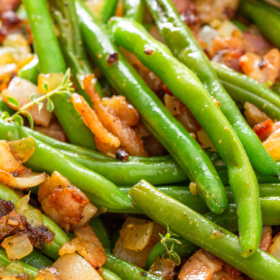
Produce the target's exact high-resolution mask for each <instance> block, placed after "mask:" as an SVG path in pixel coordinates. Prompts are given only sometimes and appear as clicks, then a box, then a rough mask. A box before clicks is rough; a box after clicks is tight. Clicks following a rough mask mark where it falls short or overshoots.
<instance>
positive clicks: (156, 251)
mask: <svg viewBox="0 0 280 280" xmlns="http://www.w3.org/2000/svg"><path fill="white" fill-rule="evenodd" d="M157 189H158V190H159V191H162V190H161V189H160V188H157ZM163 192H164V191H163ZM164 193H165V194H167V193H166V192H164ZM167 195H168V194H167ZM169 196H170V195H169ZM170 197H172V196H170ZM173 198H174V197H173ZM174 199H176V198H174ZM179 202H181V201H179ZM185 205H186V206H188V207H190V206H189V205H188V204H185ZM190 208H191V207H190ZM261 208H262V214H263V225H264V226H266V225H267V226H270V225H279V224H280V220H279V215H280V197H265V198H261ZM191 209H193V208H191ZM193 210H195V209H193ZM203 216H204V217H205V218H206V219H208V220H209V221H211V222H213V223H215V224H217V225H219V226H221V227H223V228H225V229H227V230H228V231H231V232H237V231H238V226H237V214H236V205H235V204H229V206H228V208H227V209H226V210H225V211H224V212H223V213H222V214H221V215H215V214H214V213H212V212H208V213H206V214H204V215H203ZM178 240H179V241H180V242H181V243H182V244H176V245H175V247H174V251H175V252H176V253H177V254H178V255H179V256H180V257H181V258H182V259H183V258H186V257H189V256H190V255H192V254H193V253H194V252H195V251H196V250H197V246H195V245H194V244H192V243H190V242H188V241H186V240H184V239H182V238H178ZM166 245H167V247H168V248H169V249H171V247H170V246H171V244H170V243H167V244H166ZM165 250H166V249H165V247H164V245H163V244H162V243H161V242H158V243H157V244H156V245H155V246H154V247H153V249H152V250H151V252H150V254H149V257H148V259H147V264H146V269H149V268H150V266H151V265H152V264H153V263H154V262H155V261H156V258H157V257H158V256H159V255H160V254H164V253H165Z"/></svg>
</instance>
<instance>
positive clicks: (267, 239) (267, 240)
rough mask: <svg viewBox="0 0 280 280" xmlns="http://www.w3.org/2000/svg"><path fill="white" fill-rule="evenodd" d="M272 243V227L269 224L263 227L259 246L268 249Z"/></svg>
mask: <svg viewBox="0 0 280 280" xmlns="http://www.w3.org/2000/svg"><path fill="white" fill-rule="evenodd" d="M271 244H272V229H271V227H270V226H266V227H263V229H262V237H261V242H260V245H259V248H260V249H262V250H264V251H266V252H267V251H268V250H269V248H270V247H271Z"/></svg>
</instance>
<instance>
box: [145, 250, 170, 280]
mask: <svg viewBox="0 0 280 280" xmlns="http://www.w3.org/2000/svg"><path fill="white" fill-rule="evenodd" d="M174 269H175V263H174V262H172V261H171V260H170V259H168V258H167V259H165V258H163V257H162V256H161V255H159V256H158V257H157V259H156V261H155V262H154V263H153V264H152V266H151V268H150V269H149V272H150V273H151V274H153V275H155V276H157V277H160V278H161V279H166V280H173V277H174V274H175V273H174Z"/></svg>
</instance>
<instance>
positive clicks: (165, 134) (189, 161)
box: [75, 1, 227, 212]
mask: <svg viewBox="0 0 280 280" xmlns="http://www.w3.org/2000/svg"><path fill="white" fill-rule="evenodd" d="M75 3H76V9H77V13H78V16H79V19H80V21H81V28H82V34H83V38H84V40H85V42H86V44H87V46H88V49H89V51H90V54H91V55H92V56H93V58H94V59H95V61H96V63H97V65H98V66H99V67H100V69H101V70H102V71H103V73H104V75H105V76H106V78H107V79H108V80H109V82H110V83H111V84H112V85H113V87H114V88H115V89H116V90H117V91H118V92H119V93H120V94H122V95H124V96H126V97H127V99H128V100H129V101H130V102H131V103H132V105H133V106H134V107H135V108H136V109H137V110H138V112H139V113H140V115H141V116H142V120H143V121H144V122H145V123H146V125H147V124H148V129H150V131H151V133H153V134H154V135H155V136H156V137H157V139H159V141H160V142H161V143H162V144H163V145H164V146H165V148H166V149H167V150H168V151H169V152H170V154H171V155H172V156H173V157H174V158H175V160H176V161H177V163H178V164H179V165H180V166H181V168H182V169H183V170H184V172H186V173H187V174H188V176H189V177H190V178H191V179H192V180H193V181H195V182H196V183H197V184H198V185H199V187H200V190H201V193H202V194H203V196H204V198H205V200H206V203H207V205H208V206H209V207H210V209H211V210H213V211H216V212H222V211H223V209H225V208H226V206H227V200H226V194H225V192H224V189H223V186H222V184H221V182H220V179H219V178H218V175H217V173H216V171H215V170H214V167H213V165H212V163H211V161H210V160H209V158H208V157H207V155H206V154H205V153H204V152H203V150H202V149H201V148H200V146H199V145H197V142H196V141H195V140H194V139H193V138H192V137H191V136H190V135H189V133H188V132H187V131H186V129H185V128H184V127H183V126H182V125H181V124H180V123H179V122H178V121H177V120H176V119H175V118H174V117H173V116H172V115H171V114H170V113H169V112H168V111H167V109H166V108H165V107H164V105H163V104H162V102H161V101H160V100H159V98H158V97H157V96H156V95H155V94H154V93H153V92H152V91H151V90H150V89H149V88H148V86H147V85H146V84H145V83H144V82H143V80H142V79H141V78H140V77H139V75H138V74H137V73H136V71H135V70H134V69H133V68H132V66H131V65H130V64H129V63H128V62H127V61H126V60H125V59H124V58H123V56H122V55H121V54H120V52H119V50H118V48H117V47H116V46H115V45H114V44H112V42H111V41H110V39H109V36H108V35H107V34H106V32H105V31H104V29H102V27H100V26H99V24H98V22H97V21H96V19H95V18H94V16H93V15H92V14H91V13H90V12H89V11H88V10H87V8H86V7H85V6H84V4H83V3H82V2H81V1H76V2H75ZM101 53H102V55H101V56H98V54H101ZM114 53H117V54H118V60H117V61H116V62H115V63H113V64H110V65H109V64H108V62H107V59H108V57H109V56H110V55H111V54H114ZM205 173H207V178H206V177H205Z"/></svg>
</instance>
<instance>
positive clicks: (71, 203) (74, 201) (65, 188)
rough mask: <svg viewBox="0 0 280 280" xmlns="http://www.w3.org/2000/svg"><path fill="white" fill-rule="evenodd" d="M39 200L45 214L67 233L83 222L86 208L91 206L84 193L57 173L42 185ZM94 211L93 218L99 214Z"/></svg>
mask: <svg viewBox="0 0 280 280" xmlns="http://www.w3.org/2000/svg"><path fill="white" fill-rule="evenodd" d="M38 200H39V202H40V203H41V204H42V210H43V212H44V213H45V214H46V215H47V216H48V217H50V218H51V219H52V220H54V221H55V222H56V223H57V224H58V225H59V226H60V227H62V228H64V229H65V230H66V231H67V232H68V231H69V230H70V229H71V228H72V227H73V226H76V225H77V224H78V223H80V222H81V220H82V219H83V211H84V209H85V207H86V206H87V205H88V204H91V203H90V201H89V199H88V198H87V197H86V196H85V194H84V193H83V192H81V191H80V190H79V189H78V188H76V187H75V186H73V185H72V184H71V183H70V182H69V181H68V180H67V179H66V178H65V177H63V176H62V175H61V174H59V173H58V172H56V171H55V172H54V173H53V174H52V176H51V177H49V178H48V179H47V180H46V181H45V182H44V183H43V184H41V185H40V187H39V190H38ZM91 205H92V204H91ZM92 206H93V205H92ZM93 207H94V206H93ZM94 209H95V212H93V213H92V215H91V217H92V216H93V215H94V214H95V213H96V212H97V208H96V207H94ZM91 217H89V219H90V218H91ZM86 222H88V221H84V223H86Z"/></svg>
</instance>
